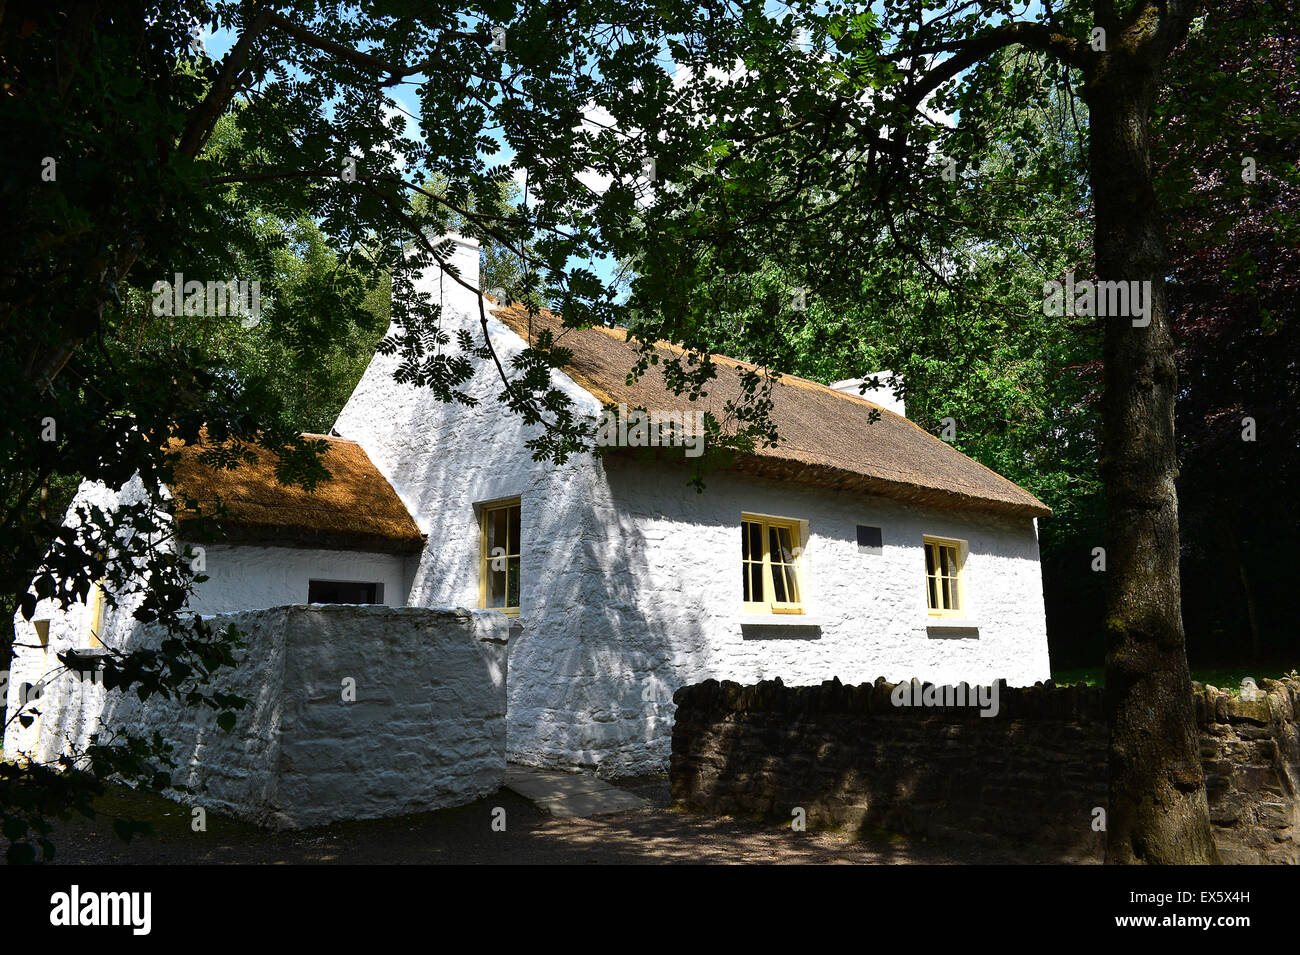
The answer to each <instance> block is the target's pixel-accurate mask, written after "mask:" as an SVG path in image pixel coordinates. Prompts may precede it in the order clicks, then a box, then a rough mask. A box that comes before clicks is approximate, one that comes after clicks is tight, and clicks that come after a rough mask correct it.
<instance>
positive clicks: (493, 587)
mask: <svg viewBox="0 0 1300 955" xmlns="http://www.w3.org/2000/svg"><path fill="white" fill-rule="evenodd" d="M492 563H493V562H491V561H489V562H488V595H487V605H488V607H504V606H505V605H506V602H505V601H506V571H505V567H504V566H502V568H501V569H500V570H493V569H492ZM497 563H499V564H501V563H504V562H502V561H498V562H497Z"/></svg>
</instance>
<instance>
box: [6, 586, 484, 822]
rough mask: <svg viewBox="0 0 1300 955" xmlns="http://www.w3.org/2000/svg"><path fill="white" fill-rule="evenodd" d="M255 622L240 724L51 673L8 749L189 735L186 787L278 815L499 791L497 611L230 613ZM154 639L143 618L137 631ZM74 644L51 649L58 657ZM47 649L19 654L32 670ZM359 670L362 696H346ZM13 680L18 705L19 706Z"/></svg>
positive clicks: (381, 812)
mask: <svg viewBox="0 0 1300 955" xmlns="http://www.w3.org/2000/svg"><path fill="white" fill-rule="evenodd" d="M211 622H212V623H213V625H214V626H225V625H227V624H230V623H233V624H235V626H236V627H238V628H239V629H240V631H242V632H243V633H244V634H245V640H246V642H247V644H248V646H247V648H246V649H245V650H243V651H241V652H242V654H243V659H242V661H241V663H240V665H239V666H237V667H236V668H235V670H234V671H233V672H230V673H229V675H228V677H227V679H228V683H224V684H223V689H226V690H228V691H230V692H235V693H238V694H239V695H241V696H243V697H245V698H247V699H249V700H250V704H249V706H248V707H247V708H246V709H244V710H242V711H240V713H239V717H238V720H237V722H236V725H235V728H234V729H233V731H231V732H229V733H226V732H224V731H222V730H221V729H219V728H218V727H217V726H216V721H215V718H214V716H213V714H212V713H211V712H210V711H209V710H206V709H197V708H190V707H180V706H177V705H175V704H173V703H170V702H168V701H164V700H161V699H157V698H151V699H150V700H149V701H147V702H146V703H143V704H142V703H140V702H139V701H138V700H137V699H136V698H135V697H134V696H133V695H130V694H128V695H125V696H124V695H123V694H120V693H117V692H107V691H105V690H104V688H103V687H102V686H100V685H98V684H95V683H89V682H81V681H78V680H76V679H75V678H73V677H71V676H63V677H60V678H58V679H56V680H54V681H53V683H52V684H51V686H50V687H49V688H47V690H46V695H45V696H44V697H43V698H42V699H41V700H40V701H39V703H38V708H39V709H40V710H41V717H40V719H39V720H37V722H36V723H35V724H34V725H32V726H30V727H27V728H23V727H21V726H19V724H18V723H17V722H16V721H15V722H14V723H12V724H10V729H9V731H8V732H7V733H6V736H5V752H6V755H8V756H10V757H15V756H18V755H20V754H23V753H30V754H34V755H36V756H37V757H38V758H42V759H49V758H51V757H52V756H54V755H56V754H57V753H58V752H60V751H66V750H67V748H68V742H69V740H71V741H73V742H74V743H76V744H78V745H82V746H84V745H85V743H86V741H87V739H88V737H89V734H90V733H92V732H95V731H96V730H97V729H98V728H99V723H100V717H101V716H102V717H103V719H104V722H105V723H106V724H107V725H109V726H120V727H124V728H128V729H131V730H134V731H137V732H139V731H148V732H152V731H153V730H155V729H156V730H158V731H160V732H162V734H163V735H164V737H165V738H166V739H167V740H168V741H169V742H171V743H172V744H173V745H174V746H175V747H176V753H175V755H176V761H177V765H178V769H177V771H176V772H175V774H174V779H175V781H176V782H177V783H180V784H184V785H188V786H192V787H196V788H197V789H198V790H199V793H198V795H197V797H196V798H195V799H194V801H195V802H196V803H198V804H200V805H204V806H208V807H211V808H213V809H218V810H221V811H224V812H227V813H230V814H232V815H235V816H237V817H239V818H243V819H246V820H249V821H253V822H257V823H260V824H264V825H271V826H277V827H293V826H308V825H318V824H324V823H328V822H332V821H335V820H340V819H363V818H374V817H380V816H392V815H400V814H403V813H409V812H420V811H426V810H430V809H437V808H441V807H445V806H454V805H461V804H463V803H466V802H471V801H473V800H474V799H477V798H480V797H482V796H485V795H489V794H491V793H494V792H496V791H497V789H499V788H500V786H501V783H502V779H503V777H504V773H505V759H506V753H505V751H506V727H505V712H506V650H507V638H508V634H509V621H508V620H507V619H506V618H505V617H503V616H502V615H500V614H497V613H489V612H481V611H466V610H447V609H423V608H392V607H383V606H356V605H313V606H286V607H274V608H270V609H267V610H255V611H245V612H241V613H232V614H222V615H218V616H216V617H214V618H212V621H211ZM150 638H151V632H150V631H149V630H148V629H147V628H141V629H140V630H139V631H137V632H136V633H135V634H133V635H132V637H131V638H130V642H131V644H132V645H143V644H144V643H145V642H146V641H148V640H149V639H150ZM60 649H64V648H62V647H59V646H57V645H54V646H52V647H51V650H50V653H49V656H48V660H49V662H50V663H51V664H54V665H57V663H56V661H55V658H54V654H55V653H56V652H57V651H58V650H60ZM37 656H38V654H37V653H36V652H34V651H26V652H24V653H23V654H22V655H20V658H19V659H18V660H17V661H15V665H16V666H17V667H18V668H19V670H20V673H25V672H29V671H30V672H34V671H35V667H36V665H37V660H36V657H37ZM348 681H355V683H354V686H355V701H352V702H349V701H346V700H345V699H344V690H345V687H346V686H349V685H353V684H350V683H349V682H348ZM15 693H16V689H15V688H13V687H11V690H10V699H11V703H12V702H16V697H15Z"/></svg>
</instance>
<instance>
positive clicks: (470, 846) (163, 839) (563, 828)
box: [54, 777, 1061, 865]
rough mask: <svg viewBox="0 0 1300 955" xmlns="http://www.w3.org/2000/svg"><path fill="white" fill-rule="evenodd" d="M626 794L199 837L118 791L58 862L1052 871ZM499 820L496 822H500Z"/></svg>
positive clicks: (627, 783)
mask: <svg viewBox="0 0 1300 955" xmlns="http://www.w3.org/2000/svg"><path fill="white" fill-rule="evenodd" d="M618 785H620V786H622V787H624V788H627V789H629V790H631V791H632V792H635V793H636V794H637V795H639V796H641V797H642V798H644V799H646V800H648V801H649V802H650V803H651V808H648V809H638V810H632V811H629V812H620V813H613V814H610V815H603V816H595V817H592V818H588V819H557V818H553V817H551V816H550V815H549V814H547V813H546V812H544V811H543V810H541V809H538V808H537V807H536V806H534V805H533V804H532V803H530V802H528V801H527V800H525V799H523V798H521V797H519V796H516V795H515V794H514V793H512V792H509V791H504V790H503V791H502V792H500V793H497V794H496V795H495V796H492V797H489V798H488V799H482V800H479V801H478V802H475V803H471V804H470V805H467V806H460V807H457V808H454V809H442V810H438V811H436V812H429V813H421V814H418V815H412V816H403V817H400V818H396V819H378V820H367V821H362V822H347V823H336V824H334V825H330V826H319V827H316V828H312V829H300V830H294V831H286V832H268V831H266V830H262V829H258V828H257V827H255V826H251V825H248V824H246V823H242V822H238V821H236V820H233V819H228V818H225V817H221V816H218V815H216V814H214V813H208V815H207V831H206V832H193V831H191V828H190V820H191V814H190V810H189V809H188V808H186V807H184V806H181V805H179V804H177V803H173V802H170V801H168V800H166V799H162V798H160V797H155V796H149V795H143V794H138V793H132V792H129V791H125V790H114V791H112V792H110V793H109V794H108V795H106V796H105V797H103V798H102V799H101V800H100V801H99V805H98V809H99V810H100V812H101V815H100V816H99V817H98V818H97V819H95V820H75V821H72V822H66V823H60V824H58V826H57V828H56V830H55V834H54V841H55V845H56V847H57V849H58V854H57V856H56V858H55V860H54V861H55V864H64V865H69V864H81V865H96V864H145V863H147V864H164V865H185V864H253V865H294V864H399V865H400V864H408V865H416V864H431V863H433V864H436V863H457V864H484V865H494V864H515V865H520V864H522V865H530V864H577V865H589V864H605V865H608V864H661V863H674V862H693V863H749V864H772V863H818V864H865V865H881V864H884V865H896V864H901V865H908V864H930V865H948V864H958V865H960V864H967V863H998V864H1011V863H1044V862H1048V863H1050V862H1058V861H1061V860H1060V859H1058V858H1055V857H1047V856H1045V857H1041V858H1027V857H1026V856H1025V855H1024V854H1023V853H1017V854H1011V853H1009V852H998V851H994V850H990V849H986V848H983V847H975V846H962V845H950V846H945V845H937V844H935V843H933V842H932V843H928V844H927V843H924V842H915V841H911V840H908V839H905V838H903V837H900V836H892V835H888V834H885V833H878V834H874V835H872V836H870V837H868V838H867V839H864V840H853V839H852V838H850V837H848V836H847V835H845V834H842V833H838V832H803V833H796V832H791V831H790V829H789V828H788V827H781V828H776V827H774V826H771V825H765V824H761V823H754V822H746V821H741V820H736V819H730V818H726V817H723V818H713V817H706V816H697V815H693V814H689V813H684V812H681V811H679V810H675V809H671V808H669V807H668V780H667V777H639V778H636V779H629V780H621V781H619V782H618ZM497 808H503V809H504V810H505V819H506V831H505V832H497V831H493V828H492V820H493V817H494V810H496V809H497ZM497 815H498V816H499V814H497ZM114 816H129V817H131V818H136V819H141V818H143V819H148V820H150V821H151V822H152V823H153V824H154V828H155V830H156V834H155V835H154V836H145V837H137V838H136V839H134V840H132V842H131V843H130V844H124V843H122V842H121V841H120V840H118V839H117V838H116V836H114V835H113V831H112V818H113V817H114Z"/></svg>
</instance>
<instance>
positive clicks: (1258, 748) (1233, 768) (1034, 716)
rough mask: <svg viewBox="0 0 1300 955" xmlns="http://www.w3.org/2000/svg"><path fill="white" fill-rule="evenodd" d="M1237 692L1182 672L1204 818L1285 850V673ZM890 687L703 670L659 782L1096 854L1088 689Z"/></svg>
mask: <svg viewBox="0 0 1300 955" xmlns="http://www.w3.org/2000/svg"><path fill="white" fill-rule="evenodd" d="M1260 687H1261V689H1262V690H1264V695H1263V697H1262V698H1261V699H1257V700H1245V699H1241V698H1240V697H1236V696H1233V695H1232V694H1230V693H1228V692H1226V691H1223V690H1217V689H1215V688H1213V687H1202V686H1200V685H1199V684H1194V689H1195V693H1196V699H1195V706H1196V719H1197V724H1198V727H1199V730H1200V738H1201V756H1202V761H1203V766H1204V769H1205V774H1206V791H1207V795H1208V798H1209V803H1210V816H1211V820H1212V822H1213V825H1214V832H1215V839H1216V842H1217V844H1218V846H1219V852H1220V856H1221V857H1222V859H1223V861H1224V862H1230V863H1291V864H1295V863H1300V720H1298V717H1300V679H1297V678H1295V677H1294V675H1293V676H1292V677H1288V678H1286V679H1282V680H1261V681H1260ZM894 690H895V685H893V684H889V683H886V682H885V681H884V680H883V679H880V680H877V681H876V682H875V683H874V684H871V683H864V684H861V685H858V686H846V685H843V684H841V683H840V682H839V681H838V680H832V681H829V682H826V683H823V684H821V685H820V686H804V687H787V686H784V685H783V684H782V683H781V681H780V680H772V681H765V682H762V683H758V684H756V685H751V686H741V685H739V684H736V683H730V682H725V683H718V682H717V681H714V680H709V681H706V682H704V683H699V684H695V685H693V686H688V687H684V688H682V689H681V690H678V691H677V694H676V696H675V697H674V702H675V703H676V704H677V714H676V722H675V724H674V727H673V754H672V768H671V776H672V791H673V799H674V801H675V802H676V803H677V804H678V805H680V806H683V807H685V808H688V809H692V810H696V811H702V812H709V813H720V814H731V815H741V816H751V817H764V818H769V819H780V820H785V821H788V820H791V819H792V817H793V815H794V813H795V810H796V808H802V809H803V810H804V811H805V813H806V818H807V824H808V825H809V826H810V827H811V826H818V825H822V826H837V827H846V828H850V829H853V830H855V831H858V832H867V831H871V830H876V829H884V830H891V831H896V832H904V833H909V834H914V835H923V836H926V837H929V838H949V839H954V838H962V839H985V840H998V841H1000V842H1001V843H1002V844H1003V845H1023V846H1025V847H1026V848H1027V849H1049V850H1051V851H1053V852H1054V853H1057V854H1059V855H1060V856H1061V857H1063V858H1073V859H1077V860H1088V859H1093V860H1095V859H1100V858H1101V855H1102V850H1103V845H1104V838H1105V837H1104V833H1103V832H1102V831H1100V830H1099V829H1097V828H1095V826H1096V820H1098V819H1099V814H1098V813H1097V811H1096V810H1097V809H1098V808H1103V809H1104V807H1105V805H1106V742H1107V730H1106V723H1105V718H1104V691H1103V690H1101V689H1098V688H1091V687H1082V686H1072V687H1055V686H1052V685H1051V684H1038V685H1036V686H1033V687H1025V688H1009V687H1006V686H1005V685H1000V686H999V696H998V703H999V706H998V712H997V715H995V716H981V715H980V713H979V710H978V709H977V708H972V707H969V706H968V707H957V706H953V707H947V708H944V707H928V706H908V707H900V706H896V705H895V704H894V702H893V697H894V695H895V694H894Z"/></svg>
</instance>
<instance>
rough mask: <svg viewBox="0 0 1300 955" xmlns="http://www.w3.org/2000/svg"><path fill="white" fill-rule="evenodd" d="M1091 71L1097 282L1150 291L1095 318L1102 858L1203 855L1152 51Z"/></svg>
mask: <svg viewBox="0 0 1300 955" xmlns="http://www.w3.org/2000/svg"><path fill="white" fill-rule="evenodd" d="M1106 59H1107V61H1108V62H1106V63H1105V65H1104V67H1102V68H1100V69H1098V70H1096V71H1094V72H1093V74H1092V75H1091V76H1089V78H1088V81H1087V83H1086V86H1085V96H1086V99H1087V100H1088V105H1089V109H1090V121H1089V139H1090V142H1089V146H1090V150H1089V152H1090V157H1091V159H1090V161H1091V180H1092V187H1093V197H1094V202H1095V206H1096V228H1095V234H1094V252H1095V255H1096V266H1097V278H1098V280H1099V281H1103V282H1104V281H1124V282H1132V281H1137V282H1140V283H1150V284H1149V285H1146V284H1144V285H1143V286H1142V287H1143V288H1145V289H1148V290H1149V298H1148V299H1147V301H1148V302H1149V306H1150V313H1149V317H1150V324H1149V325H1146V326H1145V327H1135V326H1134V324H1133V321H1132V319H1131V318H1130V317H1127V316H1114V315H1112V316H1108V317H1099V319H1098V320H1099V321H1100V322H1102V323H1103V326H1104V329H1103V336H1104V339H1103V340H1104V358H1105V395H1104V397H1103V402H1102V461H1101V474H1102V479H1103V481H1104V482H1105V488H1106V501H1107V513H1106V550H1107V555H1108V558H1109V559H1108V561H1107V563H1108V566H1109V567H1110V572H1109V574H1108V576H1107V581H1106V584H1107V587H1106V625H1105V626H1106V693H1107V697H1108V704H1109V707H1108V708H1109V711H1110V721H1111V722H1110V747H1109V764H1110V791H1109V807H1108V812H1107V832H1106V861H1107V862H1108V863H1164V864H1168V863H1183V864H1186V863H1211V862H1217V861H1218V856H1217V853H1216V851H1215V847H1214V839H1213V835H1212V831H1211V828H1210V820H1209V810H1208V806H1207V803H1206V797H1205V782H1204V774H1203V772H1202V769H1201V762H1200V754H1199V746H1198V739H1197V732H1196V723H1195V718H1194V712H1193V708H1192V689H1191V677H1190V674H1189V672H1188V666H1187V653H1186V647H1185V643H1184V637H1183V621H1182V607H1181V598H1180V588H1179V561H1178V557H1179V544H1178V496H1177V492H1176V490H1175V486H1174V480H1175V478H1176V476H1177V447H1176V444H1175V441H1174V396H1175V393H1176V389H1177V372H1176V369H1175V365H1174V346H1173V337H1172V335H1171V330H1170V323H1169V313H1168V306H1167V302H1166V297H1165V283H1164V279H1165V274H1166V270H1167V254H1166V246H1165V236H1164V225H1163V222H1162V220H1161V217H1160V212H1159V208H1158V206H1157V203H1156V196H1155V191H1154V188H1153V182H1152V171H1151V160H1150V148H1149V147H1150V129H1149V117H1150V107H1151V103H1152V100H1153V98H1154V95H1155V91H1156V88H1157V81H1156V78H1157V70H1158V66H1159V62H1152V60H1155V59H1156V58H1155V57H1150V56H1147V57H1142V56H1134V55H1124V54H1123V53H1119V52H1118V51H1117V53H1116V54H1113V55H1111V56H1109V57H1107V58H1106Z"/></svg>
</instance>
